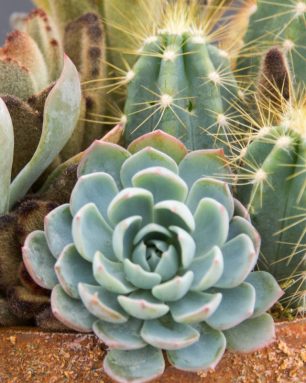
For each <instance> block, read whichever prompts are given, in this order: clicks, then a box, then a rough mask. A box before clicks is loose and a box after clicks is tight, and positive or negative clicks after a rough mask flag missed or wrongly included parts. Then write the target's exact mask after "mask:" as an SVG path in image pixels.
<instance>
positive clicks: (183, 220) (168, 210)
mask: <svg viewBox="0 0 306 383" xmlns="http://www.w3.org/2000/svg"><path fill="white" fill-rule="evenodd" d="M154 222H155V223H157V224H160V225H162V226H164V227H169V226H178V227H181V228H182V229H184V230H187V231H188V232H190V231H193V230H194V228H195V223H194V219H193V216H192V214H191V212H190V210H189V209H188V207H187V206H186V205H185V204H183V203H182V202H179V201H171V200H169V201H162V202H158V203H157V204H156V205H155V206H154Z"/></svg>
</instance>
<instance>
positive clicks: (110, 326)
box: [93, 318, 146, 350]
mask: <svg viewBox="0 0 306 383" xmlns="http://www.w3.org/2000/svg"><path fill="white" fill-rule="evenodd" d="M142 324H143V322H142V321H141V320H139V319H135V318H130V319H129V320H128V321H127V322H125V323H123V324H122V323H121V324H114V323H107V322H103V321H97V322H95V323H94V325H93V330H94V333H95V334H96V335H97V337H99V338H100V339H101V340H102V341H103V342H104V343H105V344H106V345H107V346H108V347H110V348H111V349H115V350H138V349H139V348H144V347H145V346H146V343H145V342H144V341H143V340H142V338H141V336H140V330H141V327H142Z"/></svg>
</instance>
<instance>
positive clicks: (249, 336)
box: [224, 314, 275, 352]
mask: <svg viewBox="0 0 306 383" xmlns="http://www.w3.org/2000/svg"><path fill="white" fill-rule="evenodd" d="M224 335H225V337H226V340H227V348H228V349H230V350H234V351H238V352H252V351H255V350H257V349H259V348H261V347H266V346H268V345H269V344H270V343H271V342H273V341H274V338H275V328H274V322H273V319H272V317H271V316H270V315H269V314H262V315H260V316H258V317H256V318H252V319H247V320H246V321H244V322H242V323H240V324H239V325H238V326H236V327H234V328H231V329H229V330H226V331H224Z"/></svg>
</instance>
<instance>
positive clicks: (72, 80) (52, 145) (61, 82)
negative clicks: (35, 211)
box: [10, 56, 81, 206]
mask: <svg viewBox="0 0 306 383" xmlns="http://www.w3.org/2000/svg"><path fill="white" fill-rule="evenodd" d="M80 104H81V86H80V80H79V74H78V72H77V70H76V68H75V66H74V64H73V63H72V61H71V60H70V59H69V58H68V57H67V56H65V60H64V68H63V71H62V74H61V76H60V78H59V79H58V81H57V82H56V84H55V86H54V87H53V89H52V90H51V91H50V93H49V95H48V97H47V100H46V102H45V109H44V120H43V128H42V134H41V137H40V141H39V144H38V147H37V149H36V151H35V153H34V155H33V157H32V158H31V160H30V161H29V162H28V163H27V165H26V166H25V167H24V168H23V169H22V170H21V172H20V173H19V174H18V175H17V177H16V178H15V179H14V181H13V183H12V184H11V187H10V193H11V195H10V206H13V205H14V203H15V202H16V201H18V200H19V199H20V198H22V197H23V196H24V195H25V194H26V192H27V191H28V190H29V189H30V187H31V186H32V185H33V183H34V182H35V181H36V180H37V179H38V177H39V176H40V175H41V174H42V173H43V172H44V170H45V169H46V168H47V167H48V166H49V165H50V164H51V163H52V161H53V160H54V158H55V157H56V156H57V155H58V153H59V152H60V151H61V150H62V149H63V147H64V146H65V144H66V143H67V141H68V140H69V138H70V137H71V135H72V133H73V131H74V129H75V127H76V124H77V121H78V118H79V113H80Z"/></svg>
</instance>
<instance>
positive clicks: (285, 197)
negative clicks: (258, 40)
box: [238, 48, 306, 313]
mask: <svg viewBox="0 0 306 383" xmlns="http://www.w3.org/2000/svg"><path fill="white" fill-rule="evenodd" d="M290 77H291V76H290V74H289V71H288V67H287V65H286V62H285V58H284V56H283V55H282V53H281V52H280V51H279V50H278V49H276V48H273V49H271V50H270V51H268V52H267V54H266V56H265V57H264V60H263V64H262V71H261V72H260V75H259V81H258V92H257V105H258V106H259V111H260V113H258V114H259V115H260V116H261V120H259V121H260V122H259V123H257V124H256V126H255V127H254V132H253V134H251V136H250V139H249V141H250V143H249V145H248V146H246V147H245V148H243V149H242V151H241V153H240V156H239V157H238V162H239V169H240V178H241V179H242V180H245V181H246V182H242V184H241V185H239V187H238V198H239V199H240V200H241V201H242V202H243V203H244V204H245V205H246V206H247V207H248V210H249V211H250V213H251V217H252V220H253V223H254V225H255V227H256V228H257V229H258V231H259V233H260V234H261V237H262V249H261V251H262V256H261V257H260V263H259V266H260V267H261V268H262V269H264V270H268V271H269V272H271V273H272V274H273V275H274V276H275V277H276V279H277V280H278V282H279V283H281V285H282V286H283V288H284V289H285V292H286V294H285V296H284V297H283V298H282V300H281V303H283V305H284V307H286V308H291V309H295V311H297V312H299V313H303V312H304V311H305V307H306V305H305V290H306V282H305V246H306V231H305V222H306V181H305V175H306V124H305V122H306V96H305V93H303V92H302V93H301V94H298V95H297V96H295V95H294V93H293V89H292V86H291V82H290ZM253 122H254V120H253ZM238 178H239V177H238ZM245 183H246V184H245Z"/></svg>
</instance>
